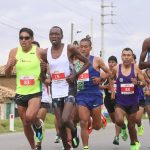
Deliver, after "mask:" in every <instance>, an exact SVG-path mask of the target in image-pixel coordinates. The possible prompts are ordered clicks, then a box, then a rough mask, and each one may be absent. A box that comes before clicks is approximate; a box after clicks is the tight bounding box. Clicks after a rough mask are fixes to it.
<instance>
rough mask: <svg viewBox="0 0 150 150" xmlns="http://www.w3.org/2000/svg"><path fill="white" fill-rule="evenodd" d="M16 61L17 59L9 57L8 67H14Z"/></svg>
mask: <svg viewBox="0 0 150 150" xmlns="http://www.w3.org/2000/svg"><path fill="white" fill-rule="evenodd" d="M16 63H17V59H16V58H10V59H9V61H8V66H9V67H14V66H15V65H16Z"/></svg>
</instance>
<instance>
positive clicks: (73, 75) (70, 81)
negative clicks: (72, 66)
mask: <svg viewBox="0 0 150 150" xmlns="http://www.w3.org/2000/svg"><path fill="white" fill-rule="evenodd" d="M75 80H76V75H75V74H71V75H69V76H67V77H66V81H67V82H68V83H73V82H74V81H75Z"/></svg>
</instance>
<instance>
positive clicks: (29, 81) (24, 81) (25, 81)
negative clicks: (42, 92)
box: [20, 76, 35, 86]
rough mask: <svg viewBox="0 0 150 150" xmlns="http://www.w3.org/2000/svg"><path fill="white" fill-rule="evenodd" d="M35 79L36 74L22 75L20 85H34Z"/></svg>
mask: <svg viewBox="0 0 150 150" xmlns="http://www.w3.org/2000/svg"><path fill="white" fill-rule="evenodd" d="M34 83H35V79H34V76H21V77H20V85H21V86H31V85H34Z"/></svg>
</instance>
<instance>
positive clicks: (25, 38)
mask: <svg viewBox="0 0 150 150" xmlns="http://www.w3.org/2000/svg"><path fill="white" fill-rule="evenodd" d="M19 39H20V40H23V39H24V40H29V39H31V37H30V36H20V37H19Z"/></svg>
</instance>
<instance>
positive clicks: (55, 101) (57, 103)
mask: <svg viewBox="0 0 150 150" xmlns="http://www.w3.org/2000/svg"><path fill="white" fill-rule="evenodd" d="M67 102H70V103H72V104H73V105H74V104H75V97H74V96H72V95H69V96H67V97H62V98H52V107H53V108H58V107H63V106H64V104H65V103H67Z"/></svg>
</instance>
